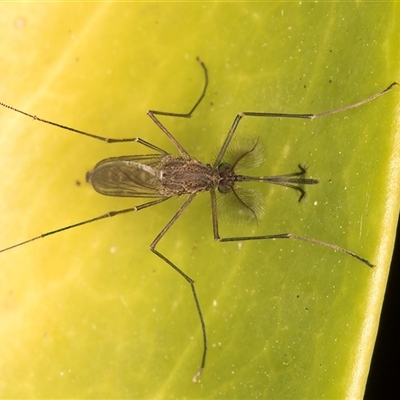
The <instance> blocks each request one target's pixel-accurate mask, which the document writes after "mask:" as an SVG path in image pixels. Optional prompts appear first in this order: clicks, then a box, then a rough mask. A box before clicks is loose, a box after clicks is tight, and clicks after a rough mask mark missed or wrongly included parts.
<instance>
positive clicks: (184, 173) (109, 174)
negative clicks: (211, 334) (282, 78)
mask: <svg viewBox="0 0 400 400" xmlns="http://www.w3.org/2000/svg"><path fill="white" fill-rule="evenodd" d="M197 61H198V62H199V64H200V66H201V68H202V70H203V73H204V86H203V89H202V92H201V95H200V97H199V98H198V100H197V101H196V102H195V104H194V106H193V107H192V108H191V109H190V111H189V112H187V113H173V112H165V111H155V110H149V111H148V112H147V115H148V116H149V117H150V118H151V119H152V121H153V122H154V123H155V124H156V125H157V126H158V128H160V130H161V131H162V132H163V133H164V134H165V135H166V136H167V137H168V139H169V140H170V141H171V142H172V144H173V145H174V146H175V148H176V149H177V150H178V152H179V155H178V156H176V155H171V154H169V153H168V152H166V151H164V150H163V149H161V148H159V147H157V146H155V145H153V144H152V143H149V142H147V141H145V140H143V139H141V138H139V137H134V138H117V139H114V138H108V137H103V136H98V135H94V134H91V133H88V132H84V131H81V130H78V129H74V128H71V127H68V126H65V125H62V124H58V123H55V122H52V121H49V120H46V119H43V118H39V117H37V116H35V115H33V114H29V113H27V112H24V111H21V110H19V109H16V108H14V107H11V106H9V105H7V104H4V103H1V102H0V105H1V106H3V107H6V108H8V109H11V110H13V111H16V112H18V113H20V114H23V115H25V116H27V117H30V118H33V119H35V120H37V121H40V122H43V123H46V124H49V125H53V126H56V127H58V128H62V129H65V130H68V131H71V132H75V133H78V134H80V135H84V136H88V137H90V138H93V139H97V140H101V141H104V142H106V143H122V142H137V143H139V144H140V145H142V146H144V147H146V148H148V149H150V150H152V151H154V152H155V154H146V155H132V156H131V155H129V156H121V157H114V158H107V159H104V160H102V161H100V162H99V163H97V164H96V166H95V167H94V168H93V170H92V171H90V172H88V173H87V175H86V180H87V182H89V183H91V184H92V186H93V188H94V189H95V190H96V191H97V192H99V193H100V194H103V195H108V196H119V197H140V198H147V199H150V201H147V202H145V203H143V204H140V205H138V206H134V207H129V208H125V209H121V210H117V211H110V212H107V213H105V214H103V215H99V216H96V217H94V218H90V219H87V220H85V221H81V222H78V223H75V224H72V225H68V226H65V227H62V228H59V229H56V230H53V231H49V232H46V233H43V234H41V235H38V236H35V237H33V238H30V239H27V240H24V241H22V242H19V243H16V244H14V245H12V246H9V247H6V248H3V249H1V250H0V253H1V252H5V251H8V250H11V249H14V248H16V247H19V246H22V245H26V244H27V243H29V242H33V241H35V240H38V239H42V238H44V237H46V236H50V235H54V234H58V233H60V232H62V231H65V230H68V229H72V228H76V227H78V226H82V225H86V224H89V223H92V222H95V221H99V220H102V219H106V218H110V217H114V216H116V215H120V214H125V213H129V212H133V211H140V210H143V209H145V208H148V207H151V206H154V205H156V204H159V203H162V202H164V201H166V200H168V199H169V198H171V197H173V196H186V199H185V201H184V202H183V204H182V205H181V206H180V208H179V209H178V211H177V212H176V213H175V215H174V216H173V217H172V218H171V220H170V221H169V222H168V223H167V224H166V225H165V227H164V228H163V229H162V230H161V232H160V233H159V234H158V235H157V236H156V238H155V239H154V240H153V242H152V243H151V244H150V250H151V251H152V252H153V253H154V254H155V255H157V256H158V257H159V258H161V259H162V260H163V261H164V262H165V263H167V264H168V265H169V266H170V267H171V268H173V269H174V270H175V271H176V272H177V273H178V274H179V275H180V276H181V277H182V278H183V279H185V281H186V282H187V283H188V284H189V285H190V288H191V291H192V295H193V299H194V303H195V307H196V310H197V314H198V317H199V320H200V325H201V332H202V337H203V351H202V356H201V362H200V367H199V369H198V371H197V372H196V374H195V375H194V377H193V381H194V382H197V381H198V380H199V377H200V375H201V373H202V371H203V369H204V367H205V364H206V357H207V331H206V325H205V321H204V317H203V313H202V310H201V306H200V301H199V298H198V296H197V292H196V287H195V282H194V280H193V279H192V278H191V277H190V276H189V275H187V274H186V273H185V272H184V271H183V270H181V269H180V268H179V267H178V266H176V265H175V264H174V263H173V262H172V261H171V260H170V259H169V258H167V257H166V256H165V255H164V254H162V253H161V252H159V251H158V250H157V249H156V247H157V245H158V243H159V242H160V241H161V239H162V238H163V237H164V235H165V234H166V233H167V232H168V230H169V229H170V228H171V226H172V225H173V224H174V223H175V222H176V220H177V219H178V218H179V217H180V215H181V214H182V213H183V211H185V209H186V208H187V207H188V206H189V204H190V203H191V202H192V201H193V199H194V198H195V196H196V195H197V194H198V193H200V192H209V193H210V199H211V213H212V229H213V235H214V240H216V241H218V242H233V241H248V240H267V239H296V240H300V241H304V242H309V243H313V244H317V245H320V246H325V247H328V248H330V249H332V250H335V251H340V252H342V253H344V254H347V255H348V256H351V257H353V258H355V259H357V260H358V261H360V262H362V263H364V264H366V265H367V266H368V267H373V266H374V265H373V264H372V263H371V262H370V261H368V260H367V259H366V258H363V257H361V256H359V255H358V254H356V253H354V252H353V251H350V250H347V249H345V248H343V247H341V246H338V245H336V244H332V243H327V242H324V241H321V240H319V239H314V238H311V237H306V236H301V235H297V234H293V233H280V234H270V235H259V236H239V237H220V235H219V228H218V214H217V197H216V192H217V191H218V192H220V193H222V194H223V195H224V194H230V195H231V196H234V198H235V199H236V201H237V203H238V204H239V205H240V206H241V207H242V208H243V209H244V210H245V211H246V212H247V214H248V215H249V218H252V217H254V218H257V215H256V211H255V210H254V208H253V207H252V204H251V203H248V202H247V200H246V199H244V198H243V197H241V194H240V192H239V191H238V190H237V186H236V185H237V184H241V183H245V182H263V183H271V184H274V185H280V186H285V187H287V188H290V189H293V190H296V191H297V192H299V201H300V200H301V199H302V198H303V197H304V196H305V193H306V192H305V189H304V185H315V184H317V183H318V180H317V179H313V178H305V176H304V175H305V174H306V168H305V167H304V166H301V165H299V166H298V167H299V170H298V171H297V172H294V173H289V174H283V175H277V176H248V175H239V174H237V173H236V170H237V167H238V164H240V163H241V162H242V161H243V160H244V159H245V158H246V157H248V156H251V154H252V153H253V152H254V150H255V148H256V146H257V143H255V144H254V145H253V146H252V147H249V148H248V149H247V150H246V151H245V152H243V153H242V154H241V155H240V156H238V157H237V158H236V160H234V161H233V162H231V163H227V162H224V157H225V155H226V152H227V150H228V147H229V145H230V144H231V141H232V138H233V136H234V133H235V131H236V129H237V127H238V125H239V122H240V121H241V119H242V118H243V117H263V118H264V117H274V118H300V119H309V120H313V119H315V118H319V117H323V116H327V115H332V114H336V113H340V112H343V111H346V110H350V109H352V108H356V107H360V106H362V105H363V104H366V103H368V102H370V101H372V100H374V99H376V98H378V97H380V96H382V95H383V94H385V93H387V92H389V91H390V90H391V89H392V88H393V87H394V86H396V85H398V84H397V83H396V82H393V83H392V84H391V85H389V86H388V87H387V88H386V89H384V90H382V91H380V92H378V93H376V94H374V95H372V96H370V97H368V98H366V99H364V100H361V101H359V102H357V103H354V104H351V105H348V106H344V107H340V108H336V109H333V110H329V111H324V112H320V113H317V114H291V113H271V112H252V111H251V112H248V111H245V112H240V113H238V114H237V115H236V117H235V119H234V121H233V123H232V126H231V128H230V130H229V132H228V134H227V136H226V138H225V141H224V142H223V144H222V147H221V149H220V150H219V152H218V155H217V157H216V159H215V161H214V163H213V164H212V165H211V164H204V163H202V162H200V161H198V160H196V159H195V158H193V157H192V156H191V155H190V154H189V153H188V152H187V151H186V150H185V149H184V148H183V146H182V145H181V144H180V143H179V142H178V141H177V140H176V139H175V137H174V136H173V135H172V134H171V133H170V132H169V131H168V130H167V128H166V127H165V126H164V125H163V124H162V122H161V121H160V120H159V118H158V116H167V117H178V118H190V117H191V116H192V114H193V112H194V111H195V110H196V108H197V107H198V106H199V104H200V103H201V101H202V100H203V98H204V96H205V94H206V91H207V87H208V71H207V68H206V66H205V64H204V63H203V62H202V61H201V60H200V59H199V58H197Z"/></svg>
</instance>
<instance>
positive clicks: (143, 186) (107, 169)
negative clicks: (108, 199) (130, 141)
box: [86, 154, 165, 198]
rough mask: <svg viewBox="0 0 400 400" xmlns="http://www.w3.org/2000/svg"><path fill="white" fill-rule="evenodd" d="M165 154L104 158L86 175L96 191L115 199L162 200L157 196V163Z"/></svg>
mask: <svg viewBox="0 0 400 400" xmlns="http://www.w3.org/2000/svg"><path fill="white" fill-rule="evenodd" d="M163 157H165V155H164V154H150V155H135V156H122V157H113V158H106V159H105V160H102V161H100V162H99V163H98V164H96V166H95V167H94V168H93V170H92V171H90V172H88V173H87V174H86V181H87V182H90V183H91V184H92V186H93V188H94V190H96V192H98V193H101V194H104V195H106V196H117V197H149V198H152V197H153V198H154V197H159V198H162V197H164V196H163V195H162V194H160V190H159V189H160V170H159V166H160V162H161V160H162V158H163Z"/></svg>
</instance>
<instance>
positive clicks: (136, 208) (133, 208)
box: [0, 197, 169, 253]
mask: <svg viewBox="0 0 400 400" xmlns="http://www.w3.org/2000/svg"><path fill="white" fill-rule="evenodd" d="M168 199H169V197H163V198H161V199H157V200H153V201H149V202H147V203H144V204H140V205H138V206H135V207H130V208H124V209H123V210H117V211H109V212H108V213H106V214H103V215H99V216H98V217H94V218H90V219H87V220H85V221H81V222H78V223H76V224H72V225H68V226H64V227H63V228H58V229H55V230H53V231H49V232H46V233H42V234H41V235H38V236H35V237H33V238H30V239H28V240H24V241H23V242H20V243H17V244H14V245H12V246H9V247H6V248H5V249H0V253H3V252H4V251H7V250H11V249H14V248H15V247H19V246H22V245H24V244H27V243H30V242H34V241H35V240H38V239H43V238H45V237H46V236H51V235H55V234H56V233H60V232H63V231H67V230H69V229H73V228H76V227H78V226H82V225H87V224H90V223H92V222H96V221H100V220H101V219H106V218H111V217H115V216H116V215H120V214H126V213H129V212H133V211H140V210H143V209H145V208H148V207H151V206H155V205H156V204H159V203H162V202H163V201H165V200H168Z"/></svg>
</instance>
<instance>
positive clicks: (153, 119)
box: [147, 57, 208, 158]
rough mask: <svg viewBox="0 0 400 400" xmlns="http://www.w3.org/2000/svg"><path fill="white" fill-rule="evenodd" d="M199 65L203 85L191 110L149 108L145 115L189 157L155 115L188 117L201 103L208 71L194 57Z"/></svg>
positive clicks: (206, 83) (183, 154)
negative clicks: (184, 111) (174, 110)
mask: <svg viewBox="0 0 400 400" xmlns="http://www.w3.org/2000/svg"><path fill="white" fill-rule="evenodd" d="M196 60H197V61H198V63H199V64H200V66H201V67H202V68H203V72H204V86H203V91H202V92H201V95H200V97H199V98H198V100H197V101H196V103H195V104H194V106H193V107H192V108H191V110H190V111H189V112H187V113H173V112H167V111H156V110H149V111H147V115H148V116H149V117H150V118H151V119H152V121H153V122H154V123H155V124H156V125H157V126H158V127H159V128H160V129H161V130H162V131H163V132H164V134H165V135H166V136H167V137H168V139H169V140H170V141H171V142H172V143H173V145H174V146H175V147H176V148H177V149H178V150H179V152H180V153H181V155H182V156H184V157H187V158H189V157H190V155H189V154H188V152H187V151H186V150H185V149H184V148H183V146H182V145H181V144H180V143H179V142H178V141H177V140H176V139H175V138H174V136H173V135H172V134H171V133H170V132H169V131H168V129H167V128H166V127H165V126H164V125H163V124H162V122H161V121H160V120H159V119H158V118H157V117H156V115H163V116H167V117H177V118H190V117H191V116H192V114H193V112H194V110H196V108H197V107H198V105H199V104H200V103H201V101H202V100H203V98H204V96H205V94H206V91H207V86H208V72H207V68H206V66H205V64H204V63H203V61H201V60H200V58H198V57H197V58H196Z"/></svg>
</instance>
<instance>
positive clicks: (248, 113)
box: [213, 82, 399, 168]
mask: <svg viewBox="0 0 400 400" xmlns="http://www.w3.org/2000/svg"><path fill="white" fill-rule="evenodd" d="M398 85H399V84H398V83H397V82H393V83H392V84H391V85H389V86H388V87H387V88H386V89H384V90H381V91H380V92H378V93H375V94H374V95H372V96H370V97H368V98H367V99H364V100H361V101H359V102H357V103H354V104H351V105H349V106H345V107H340V108H335V109H333V110H329V111H324V112H321V113H317V114H291V113H271V112H252V111H243V112H240V113H239V114H238V115H236V117H235V119H234V120H233V124H232V126H231V129H230V130H229V132H228V135H227V137H226V139H225V142H224V144H223V145H222V147H221V150H220V151H219V154H218V157H217V159H216V160H215V162H214V165H213V167H214V168H217V166H218V165H219V164H221V161H222V159H223V157H224V155H225V153H226V150H227V148H228V146H229V143H230V142H231V140H232V137H233V135H234V133H235V131H236V128H237V127H238V125H239V122H240V121H241V119H242V118H243V117H263V118H269V117H272V118H300V119H310V120H313V119H315V118H319V117H323V116H327V115H331V114H336V113H340V112H342V111H346V110H350V109H352V108H357V107H360V106H362V105H363V104H366V103H369V102H370V101H372V100H375V99H376V98H378V97H380V96H382V95H384V94H385V93H387V92H390V90H392V88H393V87H394V86H398Z"/></svg>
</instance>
